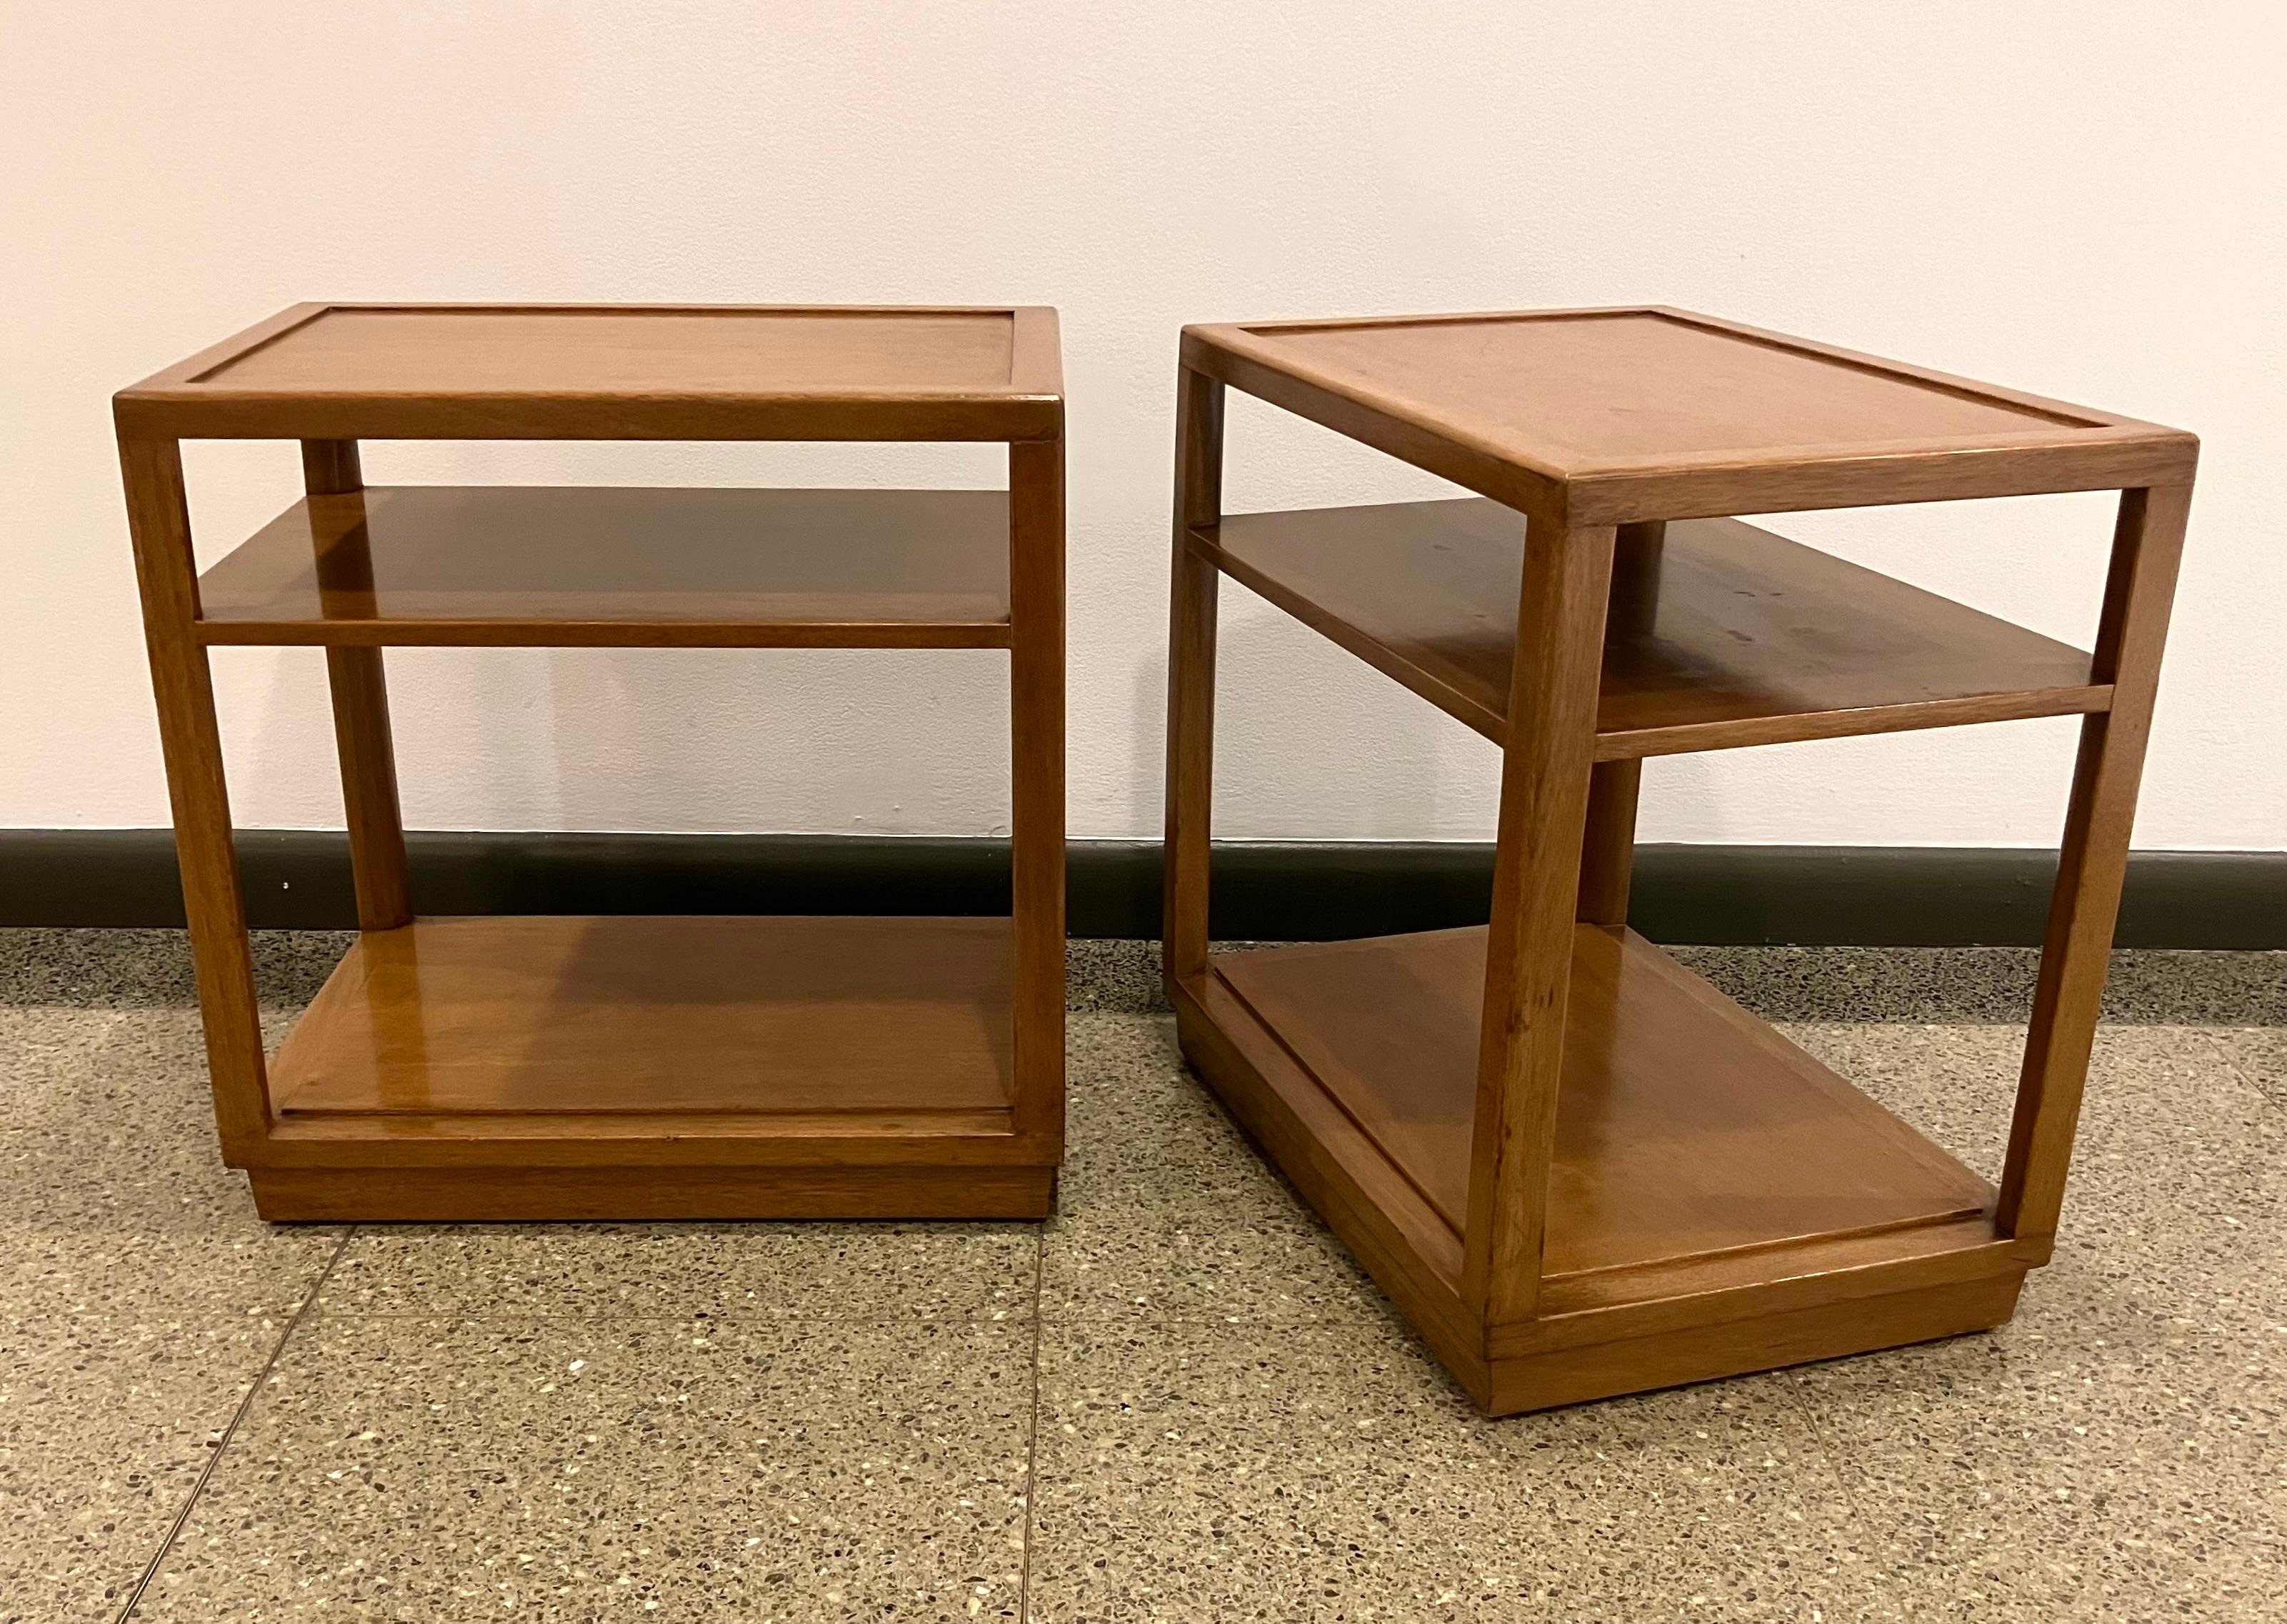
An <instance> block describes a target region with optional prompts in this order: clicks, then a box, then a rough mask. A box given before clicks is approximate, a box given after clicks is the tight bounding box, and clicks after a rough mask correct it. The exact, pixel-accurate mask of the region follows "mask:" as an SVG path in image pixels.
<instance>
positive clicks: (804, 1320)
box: [307, 1303, 1033, 1330]
mask: <svg viewBox="0 0 2287 1624" xmlns="http://www.w3.org/2000/svg"><path fill="white" fill-rule="evenodd" d="M307 1318H308V1319H310V1320H311V1321H312V1322H313V1323H315V1324H347V1323H352V1322H366V1321H378V1322H382V1323H395V1324H423V1323H426V1324H443V1325H556V1326H582V1325H584V1326H597V1327H610V1326H615V1325H621V1326H629V1327H660V1326H690V1325H720V1326H724V1327H764V1326H781V1327H795V1326H849V1327H853V1328H859V1327H867V1328H874V1329H882V1330H919V1329H922V1328H927V1327H969V1328H974V1329H979V1330H990V1329H993V1328H994V1327H1004V1326H1005V1327H1009V1328H1010V1329H1018V1328H1021V1327H1024V1326H1025V1325H1027V1324H1029V1323H1030V1322H1031V1320H1032V1319H1033V1311H1032V1310H1017V1309H1011V1310H1010V1311H1009V1312H1008V1313H1006V1314H1003V1315H1001V1316H1000V1317H999V1318H994V1317H993V1316H992V1315H990V1314H985V1313H966V1314H957V1315H956V1314H932V1315H928V1316H920V1315H881V1314H759V1313H758V1314H725V1313H716V1312H704V1313H702V1312H696V1311H694V1312H689V1313H666V1312H659V1313H653V1312H636V1311H617V1310H613V1311H597V1312H594V1313H546V1312H542V1311H537V1310H532V1309H497V1308H484V1309H465V1308H461V1309H455V1308H434V1309H360V1308H344V1307H343V1306H341V1305H340V1304H338V1303H319V1304H315V1305H313V1309H312V1311H311V1312H310V1313H309V1315H308V1316H307Z"/></svg>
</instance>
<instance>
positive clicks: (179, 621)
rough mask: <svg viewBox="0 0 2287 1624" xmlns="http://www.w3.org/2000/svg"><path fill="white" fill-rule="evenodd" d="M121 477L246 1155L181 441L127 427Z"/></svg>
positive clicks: (261, 1121) (221, 1104)
mask: <svg viewBox="0 0 2287 1624" xmlns="http://www.w3.org/2000/svg"><path fill="white" fill-rule="evenodd" d="M119 456H120V467H121V471H122V474H123V478H124V480H125V483H126V489H127V522H128V528H129V531H130V533H131V535H132V536H133V539H134V544H135V579H136V582H137V585H138V588H139V589H140V590H141V593H142V599H143V635H144V641H145V644H146V648H147V649H148V652H149V654H150V660H151V685H152V689H153V691H154V695H155V697H156V698H157V701H158V708H159V744H160V749H161V752H162V755H163V756H164V757H165V760H166V765H167V794H168V799H169V802H170V804H171V807H172V810H173V812H174V818H175V847H176V852H177V854H178V860H179V861H180V863H181V867H182V875H183V908H184V912H185V914H186V915H187V917H188V921H189V924H190V936H191V963H192V965H193V968H194V973H195V974H196V976H197V978H198V989H199V1004H200V1007H201V1009H202V1010H203V1011H204V1013H205V1026H206V1050H207V1073H208V1076H209V1078H210V1080H211V1081H212V1084H213V1090H214V1109H215V1124H216V1128H217V1130H218V1133H219V1134H220V1137H221V1140H222V1148H223V1153H224V1155H225V1157H226V1158H228V1157H231V1156H243V1155H246V1154H248V1153H250V1152H251V1151H252V1150H253V1148H254V1147H255V1146H256V1145H258V1144H259V1143H260V1141H261V1138H262V1136H263V1132H264V1130H265V1127H266V1126H267V1124H268V1121H269V1115H270V1113H269V1109H268V1105H267V1097H266V1094H265V1081H264V1074H263V1049H262V1021H261V1016H260V1013H259V1011H258V1010H257V1006H256V1003H255V994H254V955H253V952H252V950H251V948H250V947H249V944H248V941H247V935H246V909H245V904H244V901H243V900H242V899H241V895H240V892H239V888H238V852H237V848H236V847H235V846H234V845H233V844H232V840H231V827H230V790H229V786H228V783H227V781H226V779H225V778H224V775H223V759H222V732H221V729H220V726H219V725H218V723H217V720H216V717H215V701H214V677H213V673H212V671H211V670H210V669H209V667H208V664H207V653H206V650H204V649H202V648H201V647H200V646H198V645H197V643H196V642H195V641H194V639H193V638H192V635H191V628H192V623H193V622H194V621H195V620H196V619H197V618H198V610H199V599H198V578H197V568H198V566H197V565H196V564H195V563H194V560H193V558H192V553H191V514H190V503H189V498H188V496H187V495H186V492H185V490H184V487H183V455H182V448H181V447H180V446H179V445H178V444H177V443H176V442H175V441H173V440H146V439H142V438H138V437H133V436H129V435H126V434H122V436H121V437H120V441H119Z"/></svg>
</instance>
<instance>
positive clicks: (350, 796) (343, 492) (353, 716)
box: [201, 440, 413, 931]
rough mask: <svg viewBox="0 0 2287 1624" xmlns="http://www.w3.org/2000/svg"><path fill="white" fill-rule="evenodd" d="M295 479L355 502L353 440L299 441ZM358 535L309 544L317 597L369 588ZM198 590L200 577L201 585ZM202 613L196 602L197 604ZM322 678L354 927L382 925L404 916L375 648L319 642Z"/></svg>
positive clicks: (393, 759) (397, 818)
mask: <svg viewBox="0 0 2287 1624" xmlns="http://www.w3.org/2000/svg"><path fill="white" fill-rule="evenodd" d="M302 479H303V483H304V485H305V487H306V488H307V489H308V491H309V493H310V495H313V496H324V497H328V498H332V499H334V500H336V502H344V503H345V502H349V501H356V502H360V503H361V502H362V501H363V494H364V491H365V477H364V473H363V471H362V468H361V466H360V459H359V456H358V448H357V442H356V441H355V440H304V441H303V442H302ZM363 540H364V537H363V534H362V533H361V532H354V531H353V532H352V533H351V535H347V536H344V537H339V538H336V539H335V540H333V541H332V542H331V543H330V544H317V543H315V542H314V538H313V547H312V550H311V558H310V560H309V571H310V574H311V576H312V577H313V581H314V582H315V583H316V585H317V590H318V591H319V593H320V596H321V597H322V598H328V599H330V598H332V597H333V596H334V595H335V594H336V593H358V592H364V593H367V594H370V593H371V592H372V590H373V586H374V581H373V555H372V552H371V551H370V550H369V548H368V547H367V546H365V545H364V544H362V543H363ZM201 587H202V594H203V590H204V582H202V583H201ZM201 608H202V614H203V610H204V605H203V603H202V606H201ZM326 679H327V683H328V686H329V687H330V688H331V689H332V691H333V702H334V744H335V749H336V753H337V754H338V755H339V756H340V757H341V770H342V808H343V811H344V813H345V814H346V816H347V820H348V824H349V836H350V869H351V874H352V878H353V881H354V883H355V884H356V887H357V908H358V928H359V929H360V930H364V931H388V930H393V929H394V928H396V927H397V926H399V925H402V924H409V923H412V919H413V891H412V884H411V881H410V879H409V877H408V874H407V871H406V860H405V824H404V817H403V813H402V812H401V811H400V808H399V805H398V799H397V749H396V745H395V742H394V741H392V738H391V736H390V729H389V681H388V677H387V675H386V673H385V672H384V670H383V669H382V654H381V650H380V649H378V648H328V650H327V651H326Z"/></svg>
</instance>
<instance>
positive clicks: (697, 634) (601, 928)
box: [115, 305, 1064, 1221]
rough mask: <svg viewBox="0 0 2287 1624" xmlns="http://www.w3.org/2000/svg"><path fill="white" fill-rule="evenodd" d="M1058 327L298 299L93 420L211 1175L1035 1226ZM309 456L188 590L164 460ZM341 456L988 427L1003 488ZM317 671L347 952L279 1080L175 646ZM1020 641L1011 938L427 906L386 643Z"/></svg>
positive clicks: (200, 672)
mask: <svg viewBox="0 0 2287 1624" xmlns="http://www.w3.org/2000/svg"><path fill="white" fill-rule="evenodd" d="M1062 389H1063V384H1062V379H1061V370H1060V363H1059V361H1058V360H1057V337H1056V319H1055V313H1053V312H1050V311H1046V310H1041V309H1033V308H1016V307H1009V308H1000V309H992V310H928V311H859V310H835V309H809V308H804V309H797V310H778V309H708V308H689V309H686V308H673V309H647V308H641V307H611V308H605V307H597V308H585V307H562V308H539V307H507V308H500V309H489V308H479V307H470V306H336V305H312V306H303V307H297V309H296V310H294V311H290V312H288V313H284V314H282V315H281V316H280V317H278V318H276V319H273V321H269V322H266V323H264V324H263V325H262V326H260V327H258V328H257V329H251V330H250V331H249V332H248V333H245V334H241V335H240V336H239V337H237V338H235V339H233V340H231V341H229V342H228V343H226V344H224V345H218V346H217V347H216V348H214V349H212V350H210V351H208V352H206V353H202V354H201V355H199V356H196V357H194V358H193V359H192V360H188V361H186V362H185V363H183V364H182V365H180V366H178V367H175V368H170V369H169V370H168V371H167V372H165V373H162V374H161V375H160V376H158V377H157V378H154V380H152V381H151V382H149V383H148V384H143V385H138V386H137V387H136V388H134V389H131V390H128V391H125V392H123V393H122V394H121V395H120V396H119V398H118V400H117V403H116V408H115V416H116V417H117V421H118V425H119V431H120V445H121V454H122V466H123V471H124V478H125V481H126V488H127V494H128V506H129V512H130V518H131V523H132V528H133V531H134V539H135V550H136V562H137V571H138V581H139V582H140V583H141V587H142V591H143V601H144V611H145V622H146V629H147V632H148V639H149V644H150V650H151V660H152V670H153V676H154V685H155V690H156V693H157V696H158V701H159V714H160V723H161V732H162V741H163V743H164V746H165V750H166V757H167V766H168V774H169V783H170V792H171V794H172V796H173V799H174V807H175V818H176V826H177V831H178V843H179V845H180V848H181V852H182V861H183V872H184V891H185V898H186V907H187V909H188V912H189V915H190V923H191V935H192V941H193V947H194V956H195V958H196V961H197V965H198V971H199V985H200V996H201V1002H202V1008H203V1010H204V1013H205V1017H206V1023H207V1039H208V1054H209V1063H210V1071H211V1073H212V1075H213V1080H214V1091H215V1102H216V1113H217V1117H218V1124H219V1127H220V1133H221V1140H222V1145H223V1150H224V1155H225V1159H226V1161H228V1162H229V1163H230V1164H231V1165H233V1166H237V1167H242V1168H247V1169H248V1172H249V1178H250V1180H251V1182H252V1184H253V1186H254V1190H255V1194H256V1200H257V1204H258V1206H259V1207H260V1208H261V1210H262V1211H263V1213H264V1214H265V1216H269V1217H272V1218H274V1219H280V1220H304V1219H305V1220H325V1221H360V1220H367V1219H373V1220H389V1219H399V1218H423V1219H431V1220H442V1219H463V1218H467V1219H479V1218H547V1217H558V1218H574V1217H627V1218H634V1217H724V1218H733V1217H798V1216H843V1217H898V1216H907V1217H961V1216H970V1217H1040V1216H1045V1215H1046V1214H1047V1212H1048V1211H1049V1208H1050V1205H1051V1203H1052V1201H1053V1199H1054V1191H1055V1176H1056V1164H1057V1162H1058V1161H1059V1160H1060V1158H1061V1155H1062V1146H1063V1098H1064V1095H1063V1077H1064V1071H1063V1066H1064V1042H1063V1010H1064V999H1063V966H1064V955H1063V934H1064V925H1063V920H1064V866H1063V842H1064V788H1063V785H1064V463H1063V443H1062V423H1063V403H1062ZM187 434H199V435H218V436H232V435H246V436H271V435H274V436H277V437H280V438H287V439H293V440H299V441H300V442H301V444H302V448H303V461H304V469H305V483H306V485H307V488H308V493H309V494H308V495H306V496H305V498H304V500H303V501H301V502H299V503H296V504H295V506H294V507H293V508H292V509H290V510H289V511H287V512H286V513H285V514H283V515H281V517H280V519H277V520H275V521H274V522H273V523H272V524H271V525H269V526H268V527H265V528H264V529H263V530H262V531H260V532H259V533H257V535H255V536H253V537H252V538H251V539H249V541H248V542H246V543H244V544H243V545H241V546H240V547H239V548H238V549H237V550H236V551H233V552H232V553H230V554H229V555H228V556H227V557H226V558H224V559H223V560H222V561H221V562H220V563H218V564H217V565H216V566H214V568H213V569H211V570H210V571H209V572H208V574H206V576H205V577H204V578H203V580H202V579H201V578H200V577H199V576H198V574H197V573H196V570H195V566H194V561H193V554H192V549H191V542H190V532H189V520H188V514H187V503H186V497H185V493H184V489H183V477H182V466H181V459H180V453H179V445H178V440H179V438H180V437H181V436H184V435H187ZM360 436H376V437H379V436H388V437H397V438H467V437H482V438H495V439H499V438H550V437H565V436H595V437H604V438H627V439H683V438H713V439H738V438H758V439H767V438H800V439H820V440H829V439H851V438H867V437H876V436H897V437H904V438H915V439H952V440H961V439H966V440H1004V441H1006V442H1008V443H1009V489H1008V491H1006V492H1000V491H977V492H965V491H964V492H937V491H883V490H865V491H740V490H692V491H674V490H616V489H609V490H585V491H564V490H553V489H545V488H532V487H516V488H510V489H455V488H430V487H415V488H401V489H378V490H371V489H367V488H366V487H364V484H363V480H362V478H361V472H360V465H359V456H358V448H357V445H356V443H355V441H356V440H357V439H358V438H359V437H360ZM231 643H253V644H262V643H302V644H315V645H320V646H325V648H326V650H327V655H328V672H329V675H330V677H331V678H332V685H333V693H334V710H335V718H336V733H337V738H338V742H339V745H340V749H341V757H342V774H343V785H344V802H345V804H346V808H347V812H348V821H349V826H350V844H351V849H352V860H353V863H354V867H355V871H356V881H357V895H358V908H359V917H360V924H361V926H362V927H363V930H362V933H361V935H360V939H359V941H358V943H357V945H356V946H355V947H352V949H351V950H350V953H349V954H348V955H347V957H346V958H345V959H344V961H343V963H342V965H341V966H340V968H339V969H338V970H336V974H335V975H334V977H333V978H331V979H330V980H329V981H328V983H327V985H326V986H325V988H324V989H323V990H322V991H321V993H320V995H319V997H318V998H317V999H316V1000H315V1001H314V1002H313V1004H312V1005H311V1007H310V1009H309V1010H308V1011H307V1012H306V1013H305V1016H304V1018H303V1019H302V1021H301V1023H300V1024H299V1025H297V1026H296V1028H295V1029H294V1031H293V1032H292V1033H291V1034H289V1037H288V1038H287V1040H286V1042H285V1043H284V1044H283V1046H282V1047H281V1049H280V1050H279V1052H278V1054H277V1056H276V1058H275V1061H274V1064H271V1065H268V1066H265V1056H264V1053H263V1046H262V1040H261V1034H260V1029H259V1026H258V1023H257V1006H256V1002H255V991H254V986H253V978H252V967H251V959H250V955H249V951H248V946H247V939H246V928H245V916H244V911H243V908H242V907H241V901H240V899H239V894H238V875H237V869H236V864H235V860H234V857H233V852H232V845H231V831H230V817H229V810H228V804H227V799H226V790H225V784H224V776H223V762H222V757H221V747H220V738H219V733H218V728H217V725H216V718H215V713H214V701H213V694H212V691H211V685H210V677H209V673H208V664H207V662H208V658H209V656H208V653H207V648H206V646H207V645H212V644H231ZM423 643H425V644H479V645H481V644H507V645H543V646H545V645H617V646H660V647H695V646H710V645H721V646H851V647H857V646H942V647H970V648H985V649H1007V650H1009V661H1010V678H1011V695H1012V703H1011V713H1012V718H1013V727H1012V736H1013V745H1014V750H1013V763H1014V783H1013V797H1012V798H1013V803H1014V808H1015V811H1014V840H1013V846H1014V859H1013V866H1012V875H1011V911H1010V915H1009V917H1008V918H1005V919H988V920H931V919H902V920H900V919H870V918H867V919H778V918H766V919H743V918H703V919H643V918H610V919H582V918H545V919H519V918H507V919H483V920H415V918H414V916H413V914H412V909H411V907H410V899H409V896H408V884H407V875H406V866H405V855H404V838H403V831H402V828H401V826H400V812H399V808H398V796H397V785H396V772H395V766H394V763H393V755H392V748H391V741H390V728H389V712H388V701H387V693H386V687H385V684H384V676H383V669H382V663H381V661H382V654H381V650H382V647H383V646H385V645H391V644H423Z"/></svg>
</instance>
